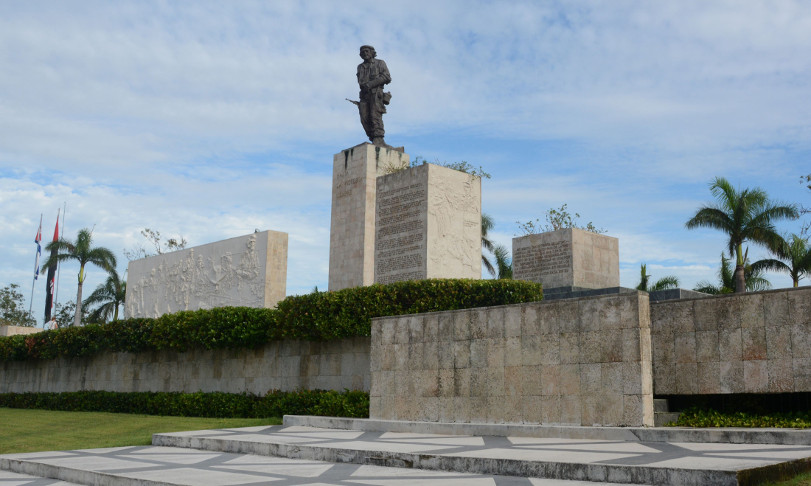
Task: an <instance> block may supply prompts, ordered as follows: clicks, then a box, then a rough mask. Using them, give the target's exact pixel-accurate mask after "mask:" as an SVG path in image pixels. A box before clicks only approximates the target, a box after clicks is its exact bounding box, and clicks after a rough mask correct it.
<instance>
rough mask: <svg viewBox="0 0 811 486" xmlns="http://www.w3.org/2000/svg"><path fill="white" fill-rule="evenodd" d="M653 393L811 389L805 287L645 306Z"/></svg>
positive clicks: (810, 303) (810, 323)
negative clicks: (651, 361) (649, 326)
mask: <svg viewBox="0 0 811 486" xmlns="http://www.w3.org/2000/svg"><path fill="white" fill-rule="evenodd" d="M651 338H652V344H653V374H654V390H655V391H656V394H657V395H695V394H715V393H783V392H809V391H811V287H802V288H798V289H781V290H772V291H768V292H757V293H745V294H731V295H725V296H718V297H710V298H703V299H687V300H677V301H669V302H660V303H654V304H651Z"/></svg>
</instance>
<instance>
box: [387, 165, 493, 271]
mask: <svg viewBox="0 0 811 486" xmlns="http://www.w3.org/2000/svg"><path fill="white" fill-rule="evenodd" d="M376 224H377V228H376V234H377V237H376V242H375V282H377V283H392V282H399V281H403V280H419V279H426V278H481V179H480V178H478V177H474V176H471V175H469V174H466V173H463V172H459V171H456V170H452V169H448V168H446V167H440V166H438V165H434V164H423V165H420V166H417V167H412V168H410V169H407V170H402V171H398V172H395V173H393V174H389V175H385V176H381V177H379V178H378V179H377V209H376Z"/></svg>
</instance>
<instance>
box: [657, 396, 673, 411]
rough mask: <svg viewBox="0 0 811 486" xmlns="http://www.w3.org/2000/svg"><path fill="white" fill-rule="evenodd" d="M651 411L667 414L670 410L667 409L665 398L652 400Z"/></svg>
mask: <svg viewBox="0 0 811 486" xmlns="http://www.w3.org/2000/svg"><path fill="white" fill-rule="evenodd" d="M653 411H654V413H655V412H669V411H670V408H669V407H668V403H667V399H666V398H654V399H653Z"/></svg>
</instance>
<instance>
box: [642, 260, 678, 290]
mask: <svg viewBox="0 0 811 486" xmlns="http://www.w3.org/2000/svg"><path fill="white" fill-rule="evenodd" d="M641 270H642V272H641V273H642V275H641V277H640V279H639V285H637V286H636V289H637V290H643V291H645V292H656V291H657V290H667V289H676V288H678V287H679V278H678V277H676V276H674V275H668V276H666V277H662V278H660V279H659V280H657V281H656V283H654V284H653V285H651V284H650V280H649V279H650V275H648V268H647V265H645V264H644V263H643V264H642V266H641Z"/></svg>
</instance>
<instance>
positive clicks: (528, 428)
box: [284, 415, 811, 445]
mask: <svg viewBox="0 0 811 486" xmlns="http://www.w3.org/2000/svg"><path fill="white" fill-rule="evenodd" d="M284 426H285V427H293V426H299V427H319V428H326V429H339V430H361V431H364V432H405V433H419V434H450V435H489V436H497V437H536V438H560V439H588V440H622V441H627V442H709V443H719V444H783V445H811V430H801V429H744V428H719V429H710V428H705V429H697V428H696V429H694V428H686V427H583V426H569V425H533V424H486V423H451V422H417V421H413V422H412V421H405V420H375V419H353V418H340V417H315V416H310V415H285V416H284Z"/></svg>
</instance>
